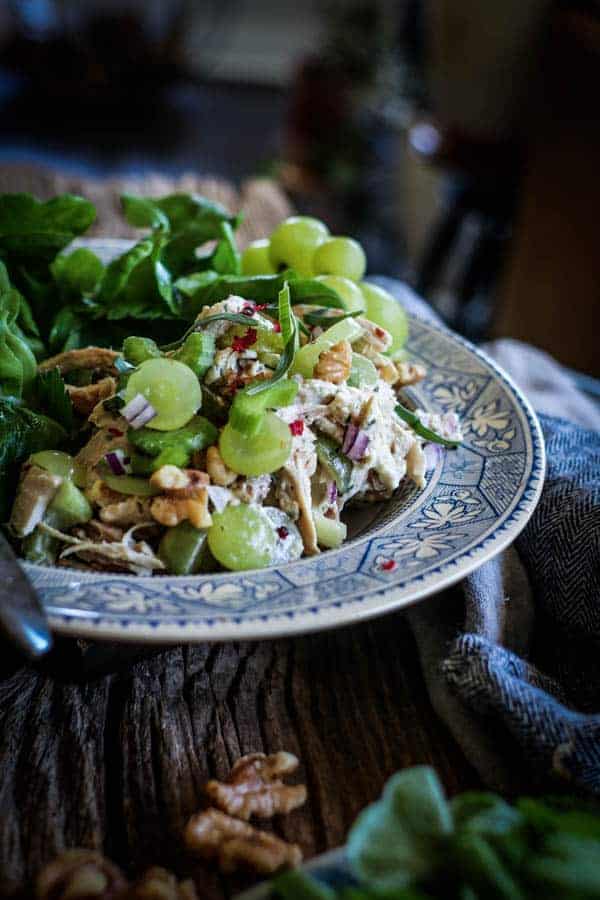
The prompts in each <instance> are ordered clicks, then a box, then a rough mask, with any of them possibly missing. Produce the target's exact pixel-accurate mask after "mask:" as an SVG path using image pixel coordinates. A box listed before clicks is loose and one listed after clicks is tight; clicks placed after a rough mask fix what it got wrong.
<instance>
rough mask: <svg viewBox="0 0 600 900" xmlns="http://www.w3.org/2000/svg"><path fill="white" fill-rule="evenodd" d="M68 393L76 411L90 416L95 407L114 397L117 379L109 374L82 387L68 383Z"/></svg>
mask: <svg viewBox="0 0 600 900" xmlns="http://www.w3.org/2000/svg"><path fill="white" fill-rule="evenodd" d="M66 387H67V393H68V394H69V397H70V398H71V402H72V403H73V408H74V409H75V412H78V413H79V414H80V415H82V416H89V415H90V414H91V413H92V412H93V411H94V409H95V407H96V406H97V405H98V404H99V403H100V402H101V401H102V400H108V398H109V397H112V396H113V394H114V393H115V391H116V389H117V382H116V379H114V378H112V377H111V376H110V375H107V376H106V378H101V379H100V381H97V382H96V383H95V384H86V385H83V386H82V387H80V386H78V385H73V384H67V386H66Z"/></svg>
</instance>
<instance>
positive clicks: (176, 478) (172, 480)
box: [150, 466, 210, 500]
mask: <svg viewBox="0 0 600 900" xmlns="http://www.w3.org/2000/svg"><path fill="white" fill-rule="evenodd" d="M150 484H151V485H152V486H153V487H155V488H158V489H159V490H160V491H162V492H163V493H164V494H166V495H167V497H173V498H175V499H176V500H185V499H188V498H191V499H198V498H201V497H202V496H203V495H204V494H205V493H206V492H205V490H204V488H205V487H206V486H207V485H208V484H210V478H209V477H208V475H207V474H206V472H200V471H198V469H180V468H178V467H177V466H161V467H160V469H157V470H156V472H153V473H152V475H151V476H150Z"/></svg>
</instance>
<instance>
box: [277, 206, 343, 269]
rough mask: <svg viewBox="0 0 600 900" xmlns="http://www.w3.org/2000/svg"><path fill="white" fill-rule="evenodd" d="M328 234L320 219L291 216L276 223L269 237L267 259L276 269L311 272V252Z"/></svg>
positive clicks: (312, 253)
mask: <svg viewBox="0 0 600 900" xmlns="http://www.w3.org/2000/svg"><path fill="white" fill-rule="evenodd" d="M328 235H329V229H328V228H327V226H326V225H324V224H323V222H320V221H319V219H312V218H311V217H310V216H290V218H289V219H285V220H284V221H283V222H282V223H281V224H280V225H278V226H277V228H276V229H275V231H274V232H273V233H272V235H271V238H270V247H269V258H270V260H271V264H272V266H273V268H274V269H275V270H276V271H280V270H282V269H295V270H296V272H298V274H299V275H304V276H310V275H313V274H314V270H313V256H314V252H315V250H316V248H317V247H318V246H319V244H321V243H322V242H323V241H324V240H325V239H326V238H327V237H328Z"/></svg>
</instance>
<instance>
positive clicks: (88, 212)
mask: <svg viewBox="0 0 600 900" xmlns="http://www.w3.org/2000/svg"><path fill="white" fill-rule="evenodd" d="M95 216H96V211H95V209H94V206H93V205H92V204H91V203H90V202H89V200H85V199H84V198H83V197H77V196H75V195H73V194H62V195H61V196H59V197H54V198H53V199H52V200H48V201H46V202H45V203H42V202H40V201H39V200H36V199H35V197H33V196H32V195H31V194H2V195H0V258H2V259H3V260H4V261H5V262H6V263H7V265H8V267H9V271H10V270H11V267H12V266H15V265H17V264H18V265H27V264H28V262H33V263H34V264H35V266H36V267H37V266H38V265H39V263H40V262H46V263H49V262H50V261H51V260H52V259H53V258H54V257H55V256H56V254H57V253H59V252H60V251H61V250H62V249H63V248H64V247H66V246H67V244H68V243H70V242H71V241H72V240H73V239H74V238H76V237H77V236H78V235H80V234H83V233H84V232H85V231H86V230H87V229H88V228H89V226H90V225H91V224H92V222H93V221H94V218H95ZM11 275H12V272H11Z"/></svg>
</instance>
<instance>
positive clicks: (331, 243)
mask: <svg viewBox="0 0 600 900" xmlns="http://www.w3.org/2000/svg"><path fill="white" fill-rule="evenodd" d="M313 269H314V271H315V272H316V273H318V274H323V275H342V276H343V277H344V278H350V279H352V281H360V280H361V278H362V277H363V276H364V274H365V271H366V269H367V257H366V256H365V251H364V250H363V248H362V247H361V246H360V244H359V243H358V241H355V240H354V238H349V237H332V238H329V239H328V240H326V241H323V243H322V244H319V246H318V247H317V249H316V250H315V255H314V256H313Z"/></svg>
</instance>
